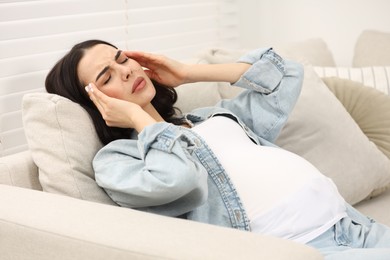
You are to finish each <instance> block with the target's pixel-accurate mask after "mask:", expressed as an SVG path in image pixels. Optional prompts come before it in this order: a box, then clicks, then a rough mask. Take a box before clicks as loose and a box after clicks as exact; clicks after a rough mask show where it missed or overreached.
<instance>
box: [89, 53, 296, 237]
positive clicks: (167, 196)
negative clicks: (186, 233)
mask: <svg viewBox="0 0 390 260" xmlns="http://www.w3.org/2000/svg"><path fill="white" fill-rule="evenodd" d="M239 62H245V63H249V64H252V66H251V67H250V68H249V69H248V70H247V71H246V72H245V73H244V74H243V75H242V76H241V78H240V79H239V80H238V81H237V82H236V83H235V84H234V85H235V86H239V87H242V88H244V89H246V90H245V91H243V92H242V93H241V94H240V95H239V96H237V97H236V98H234V99H232V100H223V101H221V102H220V103H218V104H217V105H216V106H214V107H209V108H201V109H197V110H195V111H193V112H192V113H190V114H188V115H186V118H187V119H188V120H190V121H191V122H192V123H193V124H194V125H196V124H199V123H201V122H203V121H204V120H207V118H209V117H211V116H214V115H217V114H224V115H228V116H229V117H231V118H234V120H236V121H237V122H238V123H239V124H240V125H241V126H242V128H243V129H244V130H245V131H246V133H247V135H248V136H249V137H250V138H251V139H252V140H253V141H254V142H255V143H257V144H259V145H270V146H274V145H273V144H272V142H273V141H274V140H275V138H276V137H277V135H278V134H279V132H280V130H281V128H282V127H283V126H284V124H285V122H286V120H287V118H288V115H289V113H290V112H291V110H292V109H293V107H294V105H295V103H296V100H297V98H298V96H299V93H300V90H301V86H302V80H303V69H302V66H301V65H300V64H298V63H295V62H293V61H288V60H283V59H282V58H281V57H279V56H278V55H277V54H276V53H275V52H273V51H272V49H258V50H255V51H252V52H250V53H248V54H247V55H245V56H244V57H242V58H241V59H240V60H239ZM221 134H222V133H221ZM227 141H228V140H227ZM93 166H94V170H95V178H96V181H97V183H98V185H99V186H101V187H102V188H104V190H105V191H106V192H107V194H108V195H109V196H110V197H111V198H112V199H113V200H114V201H115V202H116V203H118V204H119V205H120V206H123V207H130V208H135V209H138V210H142V211H146V212H152V213H157V214H162V215H167V216H175V217H176V216H183V215H185V217H186V218H188V219H191V220H196V221H199V222H204V223H209V224H215V225H219V226H226V227H232V228H236V229H241V230H249V229H250V227H249V220H248V217H247V215H246V212H245V209H244V207H243V205H242V203H241V200H240V198H239V196H238V194H237V192H236V189H235V187H234V185H233V183H232V182H231V180H230V178H229V176H228V175H227V174H226V172H225V170H224V169H223V167H222V166H221V164H220V163H219V161H218V160H217V158H216V157H215V155H214V154H213V152H212V151H211V149H210V148H209V147H208V146H207V144H206V143H205V142H204V141H203V139H202V138H201V137H200V136H198V135H197V134H196V133H195V132H193V131H191V130H190V129H187V128H184V127H180V126H175V125H172V124H169V123H166V122H162V123H156V124H153V125H151V126H148V127H146V128H145V129H144V130H143V131H142V132H141V133H140V134H139V135H138V140H130V139H129V140H117V141H114V142H111V143H110V144H108V145H107V146H105V147H104V148H102V149H101V150H100V151H99V152H98V153H97V155H96V157H95V159H94V162H93Z"/></svg>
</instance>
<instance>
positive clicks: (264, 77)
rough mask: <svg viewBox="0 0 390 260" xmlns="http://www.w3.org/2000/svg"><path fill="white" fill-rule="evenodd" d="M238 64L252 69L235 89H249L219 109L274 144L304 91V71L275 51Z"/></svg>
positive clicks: (256, 53)
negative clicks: (229, 113)
mask: <svg viewBox="0 0 390 260" xmlns="http://www.w3.org/2000/svg"><path fill="white" fill-rule="evenodd" d="M238 62H244V63H249V64H252V66H251V67H250V68H249V69H248V70H247V71H246V72H245V73H244V74H243V75H242V76H241V77H240V79H239V80H238V81H237V82H235V83H234V84H232V85H235V86H238V87H242V88H245V89H247V90H246V91H243V92H242V93H241V94H240V95H238V96H237V97H235V98H234V99H231V100H223V101H221V102H220V104H219V106H221V107H223V108H226V109H228V110H230V111H232V112H233V113H234V114H235V115H237V116H238V117H239V118H240V119H241V120H242V121H243V122H244V123H245V124H246V125H247V126H248V127H249V128H251V129H252V131H254V132H255V133H256V134H257V135H258V136H260V137H262V138H264V139H266V140H268V141H270V142H274V141H275V139H276V137H277V136H278V134H279V133H280V130H281V129H282V127H283V126H284V124H285V123H286V121H287V118H288V116H289V114H290V112H291V111H292V109H293V107H294V105H295V103H296V101H297V99H298V96H299V94H300V91H301V87H302V81H303V67H302V65H301V64H299V63H296V62H293V61H289V60H284V59H282V58H281V57H280V56H279V55H278V54H276V53H275V52H274V51H273V50H272V48H270V49H258V50H254V51H252V52H250V53H248V54H246V55H245V56H243V57H242V58H240V59H239V61H238Z"/></svg>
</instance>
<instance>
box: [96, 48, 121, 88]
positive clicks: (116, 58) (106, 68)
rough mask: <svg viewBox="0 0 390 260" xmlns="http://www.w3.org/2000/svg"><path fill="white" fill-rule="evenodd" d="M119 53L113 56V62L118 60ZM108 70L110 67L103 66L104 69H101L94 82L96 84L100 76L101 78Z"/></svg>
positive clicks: (119, 51)
mask: <svg viewBox="0 0 390 260" xmlns="http://www.w3.org/2000/svg"><path fill="white" fill-rule="evenodd" d="M121 53H122V51H121V50H118V51H117V53H116V54H115V57H114V60H115V61H116V60H118V58H119V56H120V55H121ZM109 68H110V66H105V67H104V68H103V70H102V71H101V72H100V73H99V74H98V75H97V77H96V79H95V82H97V81H98V80H99V78H100V77H101V76H103V75H104V73H106V72H107V70H108V69H109Z"/></svg>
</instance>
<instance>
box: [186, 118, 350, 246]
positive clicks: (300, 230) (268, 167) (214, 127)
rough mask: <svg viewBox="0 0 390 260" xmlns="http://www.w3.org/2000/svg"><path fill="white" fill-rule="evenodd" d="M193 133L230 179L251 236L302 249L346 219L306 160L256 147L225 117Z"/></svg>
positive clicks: (333, 191)
mask: <svg viewBox="0 0 390 260" xmlns="http://www.w3.org/2000/svg"><path fill="white" fill-rule="evenodd" d="M193 130H194V131H195V132H196V133H198V134H199V135H200V136H201V137H202V138H203V139H204V140H205V141H206V143H207V144H208V146H209V147H210V149H211V150H212V151H213V152H214V153H215V155H216V157H217V158H218V160H219V161H220V163H221V164H222V166H223V167H224V169H225V170H226V172H227V174H228V175H229V177H230V178H231V180H232V182H233V184H234V186H235V187H236V189H237V192H238V194H239V196H240V198H241V200H242V203H243V204H244V207H245V210H246V211H247V214H248V217H249V219H250V226H251V230H252V232H258V233H262V234H268V235H273V236H277V237H282V238H286V239H291V240H295V241H298V242H302V243H306V242H309V241H310V240H312V239H314V238H315V237H317V236H319V235H320V234H322V233H323V232H325V231H326V230H327V229H329V228H330V227H331V226H333V225H334V224H335V223H336V222H337V221H338V220H340V219H341V218H342V217H344V216H346V213H345V211H346V208H345V202H344V199H343V198H342V197H341V196H340V195H339V193H338V191H337V188H336V186H335V185H334V183H333V182H332V181H331V180H330V179H329V178H327V177H325V176H324V175H322V174H321V173H320V172H319V171H318V170H317V169H316V168H315V167H314V166H313V165H312V164H310V163H309V162H308V161H306V160H305V159H304V158H302V157H300V156H298V155H296V154H293V153H291V152H288V151H286V150H283V149H280V148H275V147H268V146H259V145H256V144H255V143H253V142H252V141H251V140H250V139H249V137H248V136H247V135H246V133H245V132H244V130H243V129H242V128H241V126H240V125H239V124H238V123H236V122H235V121H233V120H232V119H229V118H227V117H224V116H217V117H213V118H210V119H208V120H206V121H205V122H203V123H201V124H199V125H197V126H195V127H194V128H193Z"/></svg>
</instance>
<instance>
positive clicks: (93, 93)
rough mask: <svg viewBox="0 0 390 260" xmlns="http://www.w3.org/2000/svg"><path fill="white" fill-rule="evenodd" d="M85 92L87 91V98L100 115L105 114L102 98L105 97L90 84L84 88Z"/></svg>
mask: <svg viewBox="0 0 390 260" xmlns="http://www.w3.org/2000/svg"><path fill="white" fill-rule="evenodd" d="M85 91H87V93H88V95H89V98H90V99H91V100H92V102H93V103H94V104H95V106H96V107H97V109H98V110H99V112H100V114H102V115H103V114H104V112H105V106H104V103H103V99H102V97H103V96H105V95H104V94H103V93H102V92H101V91H99V90H98V88H96V87H95V86H94V85H93V84H92V83H90V84H88V85H87V86H86V87H85ZM103 98H104V97H103Z"/></svg>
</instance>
